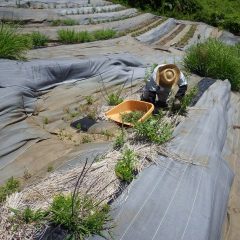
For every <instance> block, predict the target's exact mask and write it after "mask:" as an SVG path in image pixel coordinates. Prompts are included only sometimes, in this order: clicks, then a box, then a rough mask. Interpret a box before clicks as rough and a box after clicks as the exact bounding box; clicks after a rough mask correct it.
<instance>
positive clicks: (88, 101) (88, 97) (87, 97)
mask: <svg viewBox="0 0 240 240" xmlns="http://www.w3.org/2000/svg"><path fill="white" fill-rule="evenodd" d="M85 99H86V101H87V104H88V105H92V104H93V102H94V100H93V97H92V96H86V98H85Z"/></svg>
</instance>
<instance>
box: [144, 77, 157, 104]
mask: <svg viewBox="0 0 240 240" xmlns="http://www.w3.org/2000/svg"><path fill="white" fill-rule="evenodd" d="M156 91H157V85H156V82H155V81H154V73H152V75H151V76H150V78H149V79H148V80H147V82H146V85H145V87H144V89H143V93H142V96H141V100H142V101H146V102H150V103H152V104H155V101H156Z"/></svg>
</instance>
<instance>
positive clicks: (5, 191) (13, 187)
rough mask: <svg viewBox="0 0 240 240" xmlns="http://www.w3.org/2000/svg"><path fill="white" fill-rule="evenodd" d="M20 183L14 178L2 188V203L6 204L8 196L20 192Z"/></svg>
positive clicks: (0, 191)
mask: <svg viewBox="0 0 240 240" xmlns="http://www.w3.org/2000/svg"><path fill="white" fill-rule="evenodd" d="M19 188H20V183H19V181H18V180H16V179H14V178H13V177H11V178H9V179H8V180H7V182H6V183H5V184H4V185H3V186H1V187H0V203H1V202H4V201H5V200H6V198H7V196H8V195H10V194H12V193H14V192H17V191H19Z"/></svg>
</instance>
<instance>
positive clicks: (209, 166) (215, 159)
mask: <svg viewBox="0 0 240 240" xmlns="http://www.w3.org/2000/svg"><path fill="white" fill-rule="evenodd" d="M230 95H231V91H230V84H229V82H228V81H224V82H222V81H217V82H216V83H215V84H213V85H212V86H211V87H210V88H209V89H208V90H207V91H206V92H205V93H204V94H203V96H202V97H201V98H200V100H199V102H198V103H197V104H196V106H195V108H193V109H192V110H190V114H189V118H187V119H186V120H185V121H184V122H182V123H181V124H179V126H178V127H177V129H176V130H175V132H174V136H175V139H174V140H173V142H172V143H171V149H172V150H174V151H175V152H184V153H185V154H186V155H187V156H188V157H189V159H192V161H191V162H189V163H187V162H183V161H181V160H180V159H179V161H178V160H177V161H176V159H175V160H173V159H171V158H165V157H161V156H159V157H158V159H156V161H157V163H158V164H157V165H152V166H151V167H149V168H148V169H145V170H144V171H143V172H142V173H141V174H140V176H139V177H138V178H137V179H136V180H134V181H133V182H132V183H131V184H130V186H129V188H128V189H127V190H126V191H125V193H124V194H123V195H122V196H121V197H120V198H119V199H118V201H116V202H115V203H114V206H113V207H114V210H113V212H112V215H113V218H114V220H115V223H116V228H115V229H114V230H113V233H114V236H115V239H119V240H120V239H121V240H132V239H138V240H156V239H158V240H176V239H178V240H180V239H181V240H183V239H185V240H193V239H194V240H206V239H211V240H219V239H221V236H222V226H223V223H224V218H225V216H226V210H227V203H228V196H229V192H230V188H231V185H232V181H233V172H232V170H231V169H230V167H229V165H228V163H227V162H226V161H225V160H224V158H223V156H222V151H223V147H224V145H225V141H226V136H227V129H228V124H229V121H228V114H227V113H228V111H229V110H230ZM230 151H231V150H230ZM203 159H204V160H206V161H204V162H203V161H202V160H203ZM94 239H101V238H100V237H95V238H94Z"/></svg>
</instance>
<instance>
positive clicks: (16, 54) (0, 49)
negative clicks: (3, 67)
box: [0, 23, 32, 60]
mask: <svg viewBox="0 0 240 240" xmlns="http://www.w3.org/2000/svg"><path fill="white" fill-rule="evenodd" d="M18 30H19V28H18V26H16V25H11V24H4V23H0V58H6V59H13V60H24V59H25V57H24V55H25V53H26V52H27V50H29V49H31V48H32V39H31V37H29V36H27V35H23V34H20V33H19V31H18Z"/></svg>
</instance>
